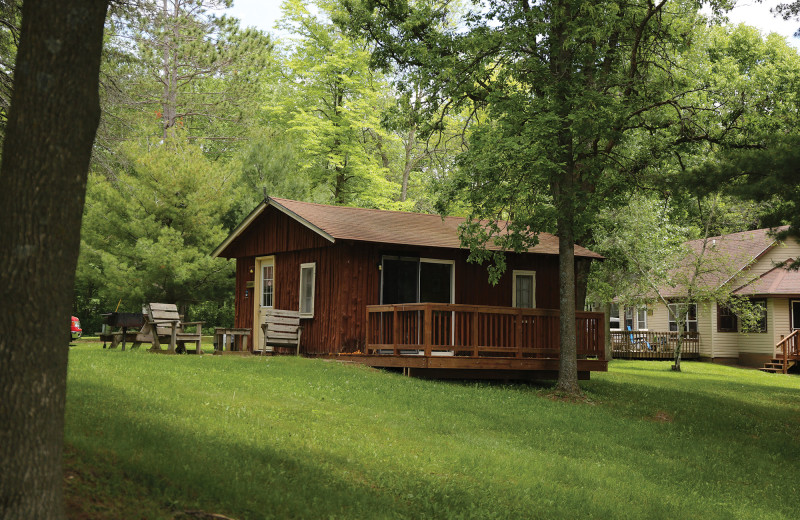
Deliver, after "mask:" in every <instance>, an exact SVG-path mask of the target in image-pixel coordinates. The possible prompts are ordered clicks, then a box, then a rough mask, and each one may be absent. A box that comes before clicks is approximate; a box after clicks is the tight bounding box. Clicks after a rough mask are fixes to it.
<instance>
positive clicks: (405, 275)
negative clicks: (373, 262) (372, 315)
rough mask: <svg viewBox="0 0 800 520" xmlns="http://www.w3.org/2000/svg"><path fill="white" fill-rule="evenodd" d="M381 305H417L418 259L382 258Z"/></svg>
mask: <svg viewBox="0 0 800 520" xmlns="http://www.w3.org/2000/svg"><path fill="white" fill-rule="evenodd" d="M382 276H383V288H382V294H381V303H382V304H385V305H389V304H393V303H417V302H418V301H419V300H418V299H417V289H418V288H419V259H418V258H397V257H394V258H392V257H384V258H383V265H382Z"/></svg>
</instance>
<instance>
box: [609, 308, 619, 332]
mask: <svg viewBox="0 0 800 520" xmlns="http://www.w3.org/2000/svg"><path fill="white" fill-rule="evenodd" d="M608 315H609V318H608V327H609V328H610V329H619V304H618V303H612V304H611V310H610V311H609V313H608Z"/></svg>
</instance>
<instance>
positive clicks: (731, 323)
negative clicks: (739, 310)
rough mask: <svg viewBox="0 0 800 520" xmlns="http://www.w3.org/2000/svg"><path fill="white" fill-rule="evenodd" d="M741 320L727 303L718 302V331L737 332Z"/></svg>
mask: <svg viewBox="0 0 800 520" xmlns="http://www.w3.org/2000/svg"><path fill="white" fill-rule="evenodd" d="M738 330H739V320H737V319H736V314H735V313H734V312H733V311H732V310H731V309H730V308H729V307H726V306H725V305H720V304H719V303H718V304H717V332H737V331H738Z"/></svg>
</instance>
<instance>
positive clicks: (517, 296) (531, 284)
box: [511, 271, 536, 309]
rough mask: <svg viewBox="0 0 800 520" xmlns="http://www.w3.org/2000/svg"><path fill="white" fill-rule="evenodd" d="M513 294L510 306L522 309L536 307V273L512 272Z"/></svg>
mask: <svg viewBox="0 0 800 520" xmlns="http://www.w3.org/2000/svg"><path fill="white" fill-rule="evenodd" d="M513 278H514V293H513V294H512V296H511V300H512V301H511V306H512V307H520V308H523V309H533V308H534V307H536V272H535V271H514V276H513Z"/></svg>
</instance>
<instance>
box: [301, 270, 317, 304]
mask: <svg viewBox="0 0 800 520" xmlns="http://www.w3.org/2000/svg"><path fill="white" fill-rule="evenodd" d="M316 278H317V264H316V262H312V263H308V264H300V316H301V317H303V318H313V317H314V284H315V281H316Z"/></svg>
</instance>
